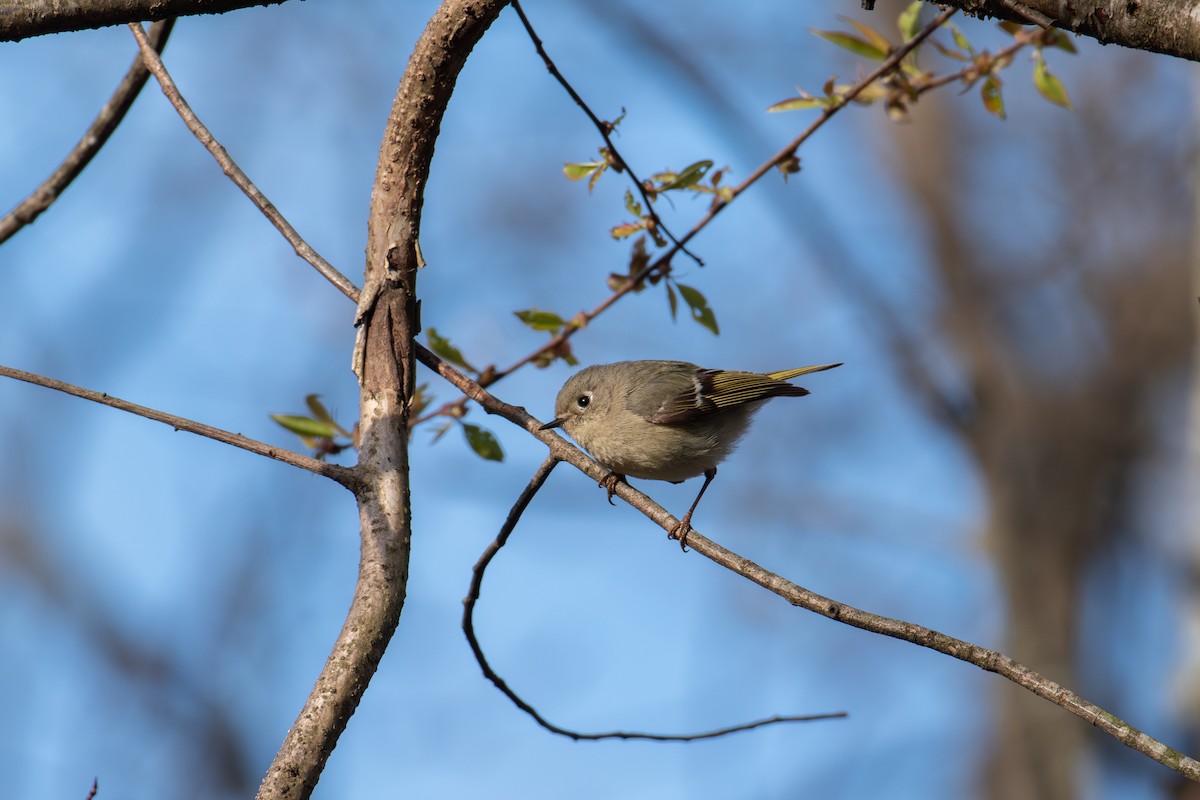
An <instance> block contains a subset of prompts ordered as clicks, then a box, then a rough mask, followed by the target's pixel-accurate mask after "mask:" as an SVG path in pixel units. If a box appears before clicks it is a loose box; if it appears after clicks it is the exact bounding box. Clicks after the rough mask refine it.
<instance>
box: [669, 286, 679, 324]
mask: <svg viewBox="0 0 1200 800" xmlns="http://www.w3.org/2000/svg"><path fill="white" fill-rule="evenodd" d="M666 287H667V305H669V306H670V307H671V319H672V320H674V319H675V318H676V315H677V314H678V312H679V298H678V297H676V296H675V289H674V288H673V287H672V286H671V284H669V283H668V284H666Z"/></svg>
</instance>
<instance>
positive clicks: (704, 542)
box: [417, 345, 1200, 782]
mask: <svg viewBox="0 0 1200 800" xmlns="http://www.w3.org/2000/svg"><path fill="white" fill-rule="evenodd" d="M417 357H418V358H420V359H421V362H422V363H423V364H425V365H426V366H428V367H430V368H431V369H433V370H435V371H436V372H437V373H438V374H439V375H441V376H442V377H444V378H446V380H448V381H449V382H450V383H451V384H453V385H454V386H455V387H457V388H458V389H459V390H460V391H462V392H463V393H464V394H466V395H467V396H468V397H470V398H471V399H472V400H475V401H476V402H478V403H479V404H480V405H482V406H483V408H484V410H485V411H487V412H488V413H489V414H498V415H500V416H502V417H504V418H505V419H507V420H509V421H510V422H512V423H514V424H516V425H518V426H519V427H522V428H525V429H526V430H528V431H530V432H531V433H533V434H534V435H535V436H536V437H537V438H538V439H539V440H540V441H542V442H543V443H545V444H546V445H547V447H549V449H550V455H551V457H553V458H555V459H557V460H559V461H566V462H567V463H569V464H571V465H572V466H573V467H575V468H577V469H579V470H581V471H582V472H583V473H584V474H586V475H588V476H589V477H591V478H593V479H594V480H597V481H598V480H599V479H600V478H602V477H604V475H605V474H606V473H607V470H605V469H604V468H603V467H601V466H600V465H599V464H597V463H596V462H595V461H593V460H592V459H591V458H589V457H588V456H586V455H585V454H584V453H583V452H582V451H580V450H579V449H578V448H576V447H573V446H571V445H570V444H568V443H567V442H566V441H565V440H564V439H563V438H562V437H560V436H558V435H557V434H554V433H552V432H550V431H539V430H537V428H538V427H539V426H538V423H537V420H535V419H533V418H532V417H531V416H530V415H529V414H528V413H527V412H526V411H525V409H523V408H519V407H517V406H513V405H510V404H508V403H505V402H503V401H500V400H498V399H497V398H495V397H494V396H493V395H491V394H489V393H488V392H487V391H485V390H484V389H483V388H482V387H480V386H479V384H477V383H475V382H474V381H472V380H471V379H470V378H468V377H466V376H465V375H463V374H462V373H461V372H459V371H458V370H456V369H454V367H452V366H450V365H449V364H447V363H446V362H445V361H443V360H442V359H441V358H439V357H438V356H437V355H435V354H434V353H431V352H430V351H429V350H427V349H426V348H424V347H421V346H420V345H418V346H417ZM614 493H615V494H617V495H618V496H620V497H621V499H623V500H625V501H626V502H627V503H629V504H630V505H631V506H633V507H634V508H636V509H638V510H639V511H641V512H642V513H643V514H645V515H646V516H647V517H648V518H649V519H651V520H653V521H654V522H655V524H657V525H659V526H660V527H662V528H663V529H664V530H667V531H671V530H673V529H674V528H675V526H676V524H677V522H678V521H677V520H676V519H675V518H674V517H673V516H671V515H670V514H669V513H667V511H666V510H665V509H663V508H662V507H661V506H659V505H658V504H657V503H655V502H654V501H653V500H651V499H650V498H649V497H647V496H646V495H644V494H642V493H641V492H639V491H637V490H636V489H634V488H633V487H632V486H630V485H629V484H627V483H618V484H617V487H616V490H615V492H614ZM688 547H690V548H692V550H693V551H695V552H696V553H699V554H700V555H702V556H704V557H705V558H708V559H710V560H711V561H713V562H715V563H716V564H719V565H720V566H723V567H725V568H726V569H728V570H730V571H732V572H734V573H736V574H738V575H741V576H742V577H744V578H746V579H748V580H750V581H753V582H754V583H757V584H758V585H759V586H762V587H763V588H765V589H767V590H768V591H770V592H773V593H774V594H777V595H779V596H780V597H782V598H783V599H785V600H787V601H788V602H789V603H791V604H792V605H793V606H796V607H798V608H803V609H806V610H808V611H812V612H813V613H816V614H820V615H821V616H823V617H827V618H829V619H831V620H834V621H836V622H841V623H843V624H846V625H851V626H853V627H855V628H859V629H861V630H865V631H869V632H871V633H877V634H880V635H883V636H889V637H891V638H893V639H900V640H902V641H906V642H910V643H912V644H915V645H918V646H920V647H926V648H929V649H930V650H935V651H937V652H939V653H943V654H945V655H948V656H950V657H952V658H956V659H958V660H959V661H965V662H966V663H968V664H974V665H975V666H977V667H979V668H981V669H984V670H987V671H988V672H994V673H996V674H997V675H1000V676H1001V677H1004V678H1007V679H1008V680H1010V681H1012V682H1013V683H1015V684H1017V685H1018V686H1021V687H1023V688H1025V689H1028V690H1029V691H1030V692H1032V693H1033V694H1035V695H1037V696H1038V697H1041V698H1043V699H1045V700H1049V701H1050V702H1052V703H1054V704H1055V705H1058V706H1062V707H1063V708H1065V709H1066V710H1068V711H1070V712H1071V713H1072V714H1074V715H1075V716H1077V717H1079V718H1080V719H1083V720H1085V721H1086V722H1088V723H1089V724H1091V725H1093V726H1095V727H1096V728H1099V729H1100V730H1102V731H1104V732H1105V733H1107V734H1108V735H1110V736H1112V737H1113V738H1114V739H1116V740H1117V741H1119V742H1121V743H1122V744H1124V745H1125V746H1127V747H1129V748H1131V749H1133V750H1136V751H1138V752H1139V753H1142V754H1143V755H1146V756H1149V757H1150V758H1151V759H1153V760H1155V761H1157V762H1159V763H1160V764H1163V765H1164V766H1166V767H1169V768H1170V769H1173V770H1175V771H1176V772H1178V773H1179V774H1181V775H1183V776H1184V777H1185V778H1187V779H1189V780H1192V781H1197V782H1200V761H1197V760H1195V759H1193V758H1190V757H1188V756H1185V755H1183V754H1182V753H1180V752H1179V751H1178V750H1175V749H1173V748H1171V747H1168V746H1167V745H1165V744H1163V743H1162V742H1160V741H1158V740H1157V739H1155V738H1153V737H1152V736H1149V735H1147V734H1146V733H1144V732H1142V731H1141V730H1139V729H1137V728H1135V727H1133V726H1132V725H1130V724H1129V723H1127V722H1125V721H1124V720H1122V719H1120V718H1118V717H1117V716H1116V715H1114V714H1111V713H1109V712H1108V711H1105V710H1104V709H1103V708H1101V707H1100V706H1098V705H1096V704H1094V703H1091V702H1089V701H1087V700H1085V699H1084V698H1082V697H1080V696H1079V695H1077V694H1075V693H1074V692H1072V691H1070V690H1069V689H1066V688H1065V687H1063V686H1060V685H1059V684H1057V683H1055V682H1054V681H1052V680H1050V679H1049V678H1046V677H1045V676H1043V675H1040V674H1038V673H1037V672H1034V671H1033V670H1031V669H1029V668H1028V667H1025V666H1024V665H1022V664H1019V663H1017V662H1016V661H1014V660H1012V659H1011V658H1009V657H1008V656H1006V655H1004V654H1003V653H1000V652H998V651H995V650H988V649H987V648H984V647H979V646H978V645H974V644H971V643H970V642H967V641H963V640H962V639H956V638H954V637H952V636H947V635H946V634H944V633H941V632H939V631H935V630H933V629H931V628H926V627H924V626H921V625H916V624H914V623H911V622H905V621H903V620H898V619H892V618H890V617H884V616H881V615H879V614H872V613H870V612H868V611H862V610H860V609H858V608H855V607H853V606H850V605H846V604H845V603H840V602H838V601H836V600H832V599H830V598H828V597H824V596H822V595H819V594H817V593H816V592H811V591H809V590H808V589H805V588H803V587H801V586H799V585H797V584H795V583H792V582H791V581H789V580H787V579H786V578H784V577H782V576H780V575H776V574H775V573H773V572H771V571H770V570H767V569H764V568H763V567H761V566H759V565H758V564H755V563H754V562H753V561H751V560H749V559H747V558H743V557H742V556H740V555H738V554H736V553H734V552H732V551H730V550H726V549H725V548H724V547H721V546H720V545H718V544H717V543H716V542H714V541H712V540H711V539H708V538H706V537H704V536H703V535H701V534H699V533H697V532H696V531H695V530H693V531H692V532H691V533H689V534H688Z"/></svg>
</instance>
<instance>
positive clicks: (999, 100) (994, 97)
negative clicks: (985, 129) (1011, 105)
mask: <svg viewBox="0 0 1200 800" xmlns="http://www.w3.org/2000/svg"><path fill="white" fill-rule="evenodd" d="M979 95H980V96H981V97H982V98H983V107H984V108H985V109H986V110H987V111H988V113H991V114H995V115H996V116H997V117H999V118H1000V119H1007V118H1008V116H1007V115H1006V114H1005V112H1004V96H1003V95H1002V94H1001V93H1000V80H999V79H998V78H997V77H996V76H995V75H989V76H988V77H987V80H985V81H984V82H983V85H982V86H980V87H979Z"/></svg>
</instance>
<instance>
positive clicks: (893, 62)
mask: <svg viewBox="0 0 1200 800" xmlns="http://www.w3.org/2000/svg"><path fill="white" fill-rule="evenodd" d="M513 6H514V8H516V10H517V13H518V14H521V13H522V12H521V10H520V8H519V7H518V6H517V4H516V3H514V4H513ZM956 10H957V9H954V8H948V9H946V10H945V11H943V12H942V13H941V14H939V15H938V16H937V17H935V18H934V19H933V20H932V21H931V22H930V23H929V24H928V25H926V26H925V27H924V28H922V29H921V31H920V32H919V33H917V34H916V35H915V36H913V38H912V39H910V40H908V41H907V42H905V43H904V44H902V45H900V47H898V48H897V49H896V50H895V52H893V53H892V54H891V55H889V56H888V57H887V58H886V59H884V61H883V62H882V63H880V65H879V66H878V67H876V68H875V69H874V70H873V71H872V72H871V73H870V74H868V75H867V76H865V77H863V78H861V79H859V80H858V81H857V82H855V83H854V84H852V85H851V86H850V88H849V89H847V90H846V93H845V95H844V96H843V101H844V102H842V103H839V104H838V105H836V106H831V107H829V108H826V109H825V110H824V111H823V112H822V113H821V115H820V116H819V117H817V119H816V120H814V121H813V123H812V124H811V125H809V126H808V127H807V128H805V129H804V131H803V132H802V133H800V134H799V135H798V136H796V137H795V138H794V139H792V141H790V142H788V144H787V145H785V146H784V147H783V148H782V149H780V150H779V151H778V152H776V153H775V154H774V155H773V156H771V157H770V158H768V159H767V160H766V161H764V162H763V163H762V164H760V165H759V166H758V168H757V169H755V170H754V172H752V173H750V175H749V176H748V177H747V178H746V179H745V180H744V181H742V182H741V183H740V184H738V185H737V186H736V187H733V189H732V194H731V196H730V197H729V199H728V200H723V199H717V200H715V201H714V202H713V204H712V205H711V206H710V207H709V210H708V212H707V213H706V214H705V215H704V217H702V218H701V219H700V221H699V222H697V223H696V224H695V225H694V226H693V227H692V229H691V230H690V231H688V232H687V234H685V235H684V236H683V238H682V239H681V240H680V243H679V244H673V245H672V246H671V247H669V248H668V249H667V250H666V252H664V253H663V254H662V255H660V256H659V257H658V258H657V259H655V260H654V261H653V262H651V263H649V264H647V265H646V266H645V267H643V268H642V269H641V270H639V271H638V272H636V273H635V274H633V275H630V276H629V278H628V280H625V281H624V282H623V283H622V285H621V287H620V288H618V289H616V290H614V291H613V293H612V294H611V295H609V296H608V297H606V298H605V299H604V300H603V301H601V302H600V304H599V305H597V306H596V307H595V308H593V309H592V310H590V311H580V312H579V314H578V315H577V316H576V317H575V320H578V322H579V324H577V325H567V326H565V327H563V329H562V330H560V331H559V332H558V333H556V334H554V335H553V336H551V337H550V338H549V339H548V340H547V341H546V342H545V343H543V344H542V345H541V346H540V347H538V348H536V349H534V350H533V351H532V352H530V353H528V354H527V355H525V356H524V357H523V358H520V359H518V360H517V361H515V362H513V363H512V364H510V365H509V366H507V367H505V368H504V369H499V370H498V369H487V370H484V371H483V372H482V373H481V374H480V377H479V384H478V385H480V386H491V385H492V384H494V383H496V382H497V381H500V380H503V379H504V378H505V377H507V376H509V375H511V374H512V373H514V372H516V371H517V370H519V369H521V368H522V367H524V366H525V365H527V364H530V363H532V362H533V361H536V360H537V359H539V358H544V357H545V356H546V355H547V354H549V353H552V352H554V351H556V350H558V349H560V348H561V347H563V345H565V344H566V342H567V341H568V340H569V339H570V338H571V337H572V336H574V335H575V333H576V332H577V331H580V330H583V328H585V327H587V325H588V323H590V322H591V321H592V320H594V319H595V318H596V317H598V316H600V315H601V314H603V313H604V312H605V311H607V310H608V309H609V308H610V307H612V306H613V304H615V303H616V302H617V301H618V300H620V299H621V298H622V297H624V296H625V295H627V294H629V293H630V292H633V291H634V290H636V289H637V288H638V287H640V286H641V285H642V282H643V281H645V280H646V279H647V278H649V277H650V276H652V275H655V274H659V273H662V272H665V271H666V270H667V269H668V268H669V265H670V262H671V259H672V258H674V256H675V254H676V253H678V252H680V250H681V248H682V247H683V246H684V245H685V244H686V243H687V242H689V241H691V239H692V238H693V237H694V236H696V235H697V234H698V233H700V231H702V230H703V229H704V228H705V227H706V226H707V225H708V224H709V223H710V222H712V220H713V218H714V217H716V215H717V214H719V213H720V212H721V211H722V210H723V209H724V208H725V207H726V206H728V205H729V204H730V203H732V202H733V201H734V200H736V199H737V198H738V197H740V196H741V195H742V194H743V193H744V192H745V191H746V190H747V189H749V188H750V187H751V186H753V185H754V184H755V183H757V182H758V181H759V180H760V179H762V177H763V176H764V175H766V174H767V173H768V172H770V171H771V169H772V168H773V167H774V166H775V165H777V164H779V163H782V162H784V161H786V160H788V159H790V158H792V157H793V156H794V155H795V153H796V150H797V149H798V148H799V147H800V146H801V145H802V144H804V142H806V141H807V140H808V139H809V138H810V137H811V136H812V135H813V134H814V133H816V132H817V131H818V130H819V129H820V128H821V127H822V126H823V125H825V124H826V123H827V122H828V121H829V120H830V119H832V118H833V116H834V115H835V114H836V113H837V112H838V111H840V110H841V109H843V108H845V107H846V106H847V105H849V104H850V102H851V101H852V100H854V98H856V97H858V95H859V94H861V93H862V92H863V91H864V90H865V89H866V88H867V87H868V86H870V85H871V84H872V83H874V82H875V81H877V80H878V79H879V78H881V77H883V76H884V75H887V74H888V73H890V72H892V71H893V70H896V69H897V68H899V66H900V62H901V61H903V60H904V58H905V57H906V56H907V55H908V54H909V53H911V52H912V51H913V50H914V49H915V48H916V47H917V46H918V45H920V44H921V42H923V41H925V40H926V39H927V38H929V36H930V35H932V34H933V33H934V32H935V31H936V30H937V29H938V28H940V27H941V26H942V25H943V24H945V23H946V21H947V20H949V19H950V17H951V16H953V15H954V13H955V11H956ZM522 17H523V15H522ZM529 30H530V36H532V37H534V39H535V43H537V44H540V42H538V41H537V39H536V34H534V33H533V32H532V29H529ZM958 77H960V75H958V74H957V73H956V75H955V79H957V78H958ZM566 88H567V90H568V92H571V93H572V96H573V97H575V95H574V93H573V90H571V88H570V87H569V86H567V87H566ZM576 102H579V103H580V104H581V105H583V102H582V100H577V101H576ZM583 107H584V110H585V111H588V114H589V116H590V117H592V118H593V121H596V120H595V117H594V115H592V114H591V111H590V110H588V109H587V107H586V106H583ZM600 124H602V123H600ZM631 177H632V176H631ZM465 405H466V402H465V400H462V399H459V400H453V401H450V402H448V403H444V404H443V405H442V406H441V407H439V408H438V409H436V410H434V411H430V412H428V413H426V414H423V415H421V416H420V417H418V418H416V419H414V420H412V424H414V425H415V424H418V423H420V422H424V421H425V420H428V419H431V418H433V417H436V416H442V415H448V416H454V415H456V414H457V413H458V412H459V411H460V410H461V409H462V408H464V407H465Z"/></svg>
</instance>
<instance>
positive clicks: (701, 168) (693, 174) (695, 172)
mask: <svg viewBox="0 0 1200 800" xmlns="http://www.w3.org/2000/svg"><path fill="white" fill-rule="evenodd" d="M712 165H713V162H712V161H710V160H709V159H704V160H703V161H697V162H695V163H694V164H688V165H687V166H686V167H684V168H683V172H680V173H679V174H678V175H676V176H675V178H674V179H673V180H671V181H669V182H667V183H664V184H663V185H662V186H660V187H659V189H658V190H659V191H660V192H669V191H671V190H673V189H686V188H688V187H689V186H694V185H695V184H697V183H699V182H700V181H701V180H702V179H703V178H704V175H705V173H707V172H708V171H709V169H711V168H712Z"/></svg>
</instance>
